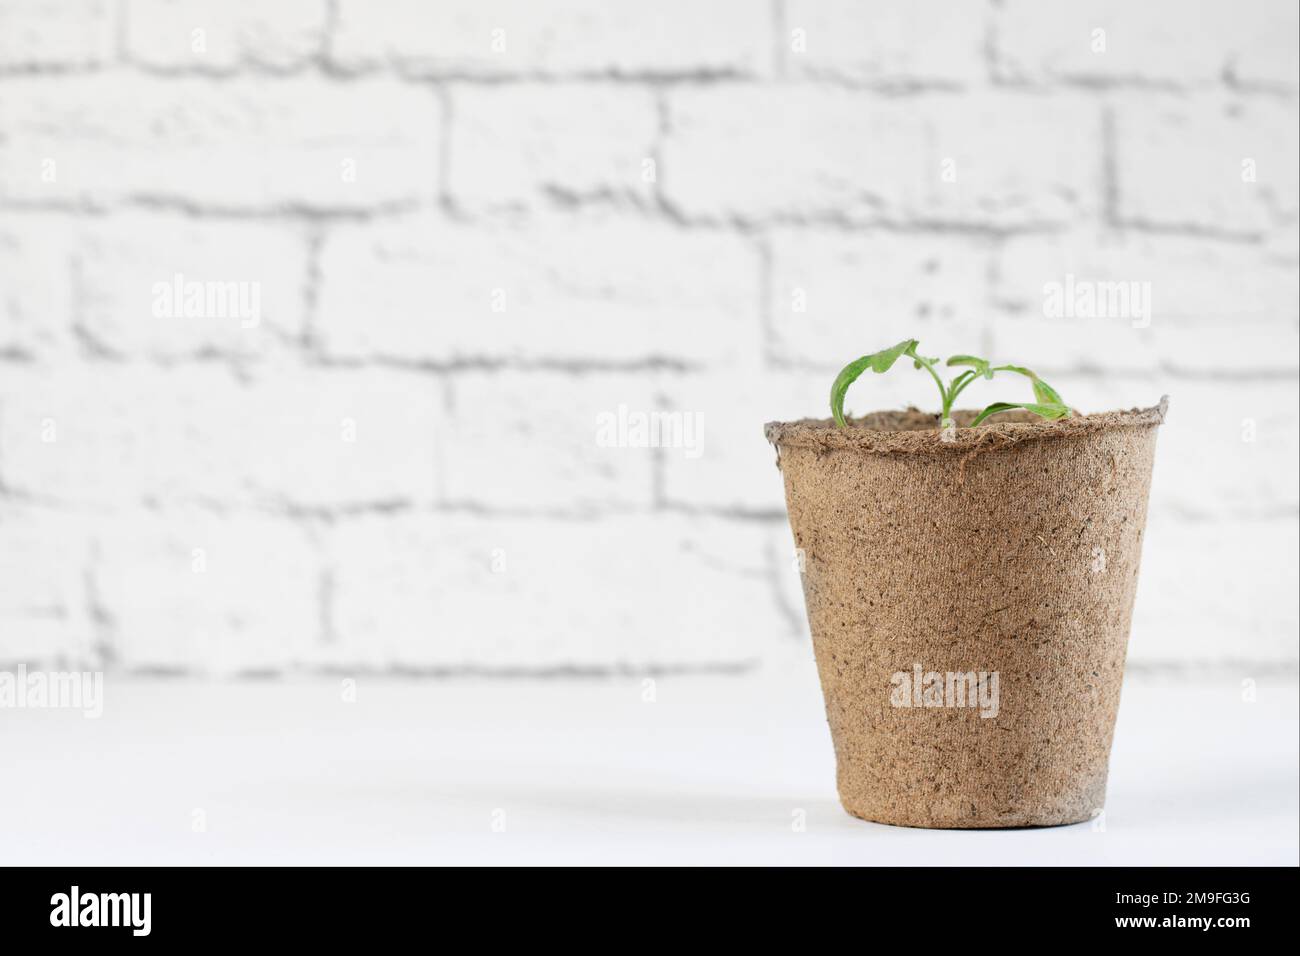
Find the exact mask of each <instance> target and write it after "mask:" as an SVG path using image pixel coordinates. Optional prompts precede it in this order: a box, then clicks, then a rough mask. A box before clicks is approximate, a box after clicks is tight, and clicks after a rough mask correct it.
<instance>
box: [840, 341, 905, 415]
mask: <svg viewBox="0 0 1300 956" xmlns="http://www.w3.org/2000/svg"><path fill="white" fill-rule="evenodd" d="M918 344H919V343H918V342H917V340H916V339H907V340H906V341H903V342H899V343H898V344H897V345H895V346H894V347H892V348H888V349H882V350H881V351H879V352H873V353H871V354H870V355H864V356H862V358H859V359H854V360H853V361H852V362H850V363H849V364H848V365H846V366H844V368H843V370H841V372H840V374H839V375H837V376H835V382H834V384H833V385H831V416H832V417H833V418H834V419H835V424H836V425H838V426H839V427H840V428H844V427H845V426H846V425H847V424H848V422H846V421H845V420H844V396H845V394H846V393H847V392H848V390H849V386H850V385H852V384H853V383H854V382H856V381H857V380H858V376H859V375H861V374H862V373H863V372H865V371H866V370H867V369H871V371H873V372H876V373H880V372H888V371H889V369H890V368H891V367H892V366H893V364H894V363H895V362H897V361H898V359H899V358H900V357H901V356H903V355H910V354H912V350H913V349H915V348H916V346H917V345H918Z"/></svg>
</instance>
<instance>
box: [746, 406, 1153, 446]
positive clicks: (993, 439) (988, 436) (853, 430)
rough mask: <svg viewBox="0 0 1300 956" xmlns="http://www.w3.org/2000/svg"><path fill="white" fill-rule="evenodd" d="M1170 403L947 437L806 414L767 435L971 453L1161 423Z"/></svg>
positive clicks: (994, 425)
mask: <svg viewBox="0 0 1300 956" xmlns="http://www.w3.org/2000/svg"><path fill="white" fill-rule="evenodd" d="M1168 408H1169V396H1168V395H1162V396H1161V397H1160V403H1159V404H1158V405H1153V406H1151V407H1150V408H1131V409H1129V410H1127V411H1113V412H1097V413H1095V414H1092V415H1075V416H1071V417H1070V418H1062V419H1058V420H1057V421H1047V420H1045V419H1040V420H1037V421H1032V422H991V423H989V424H986V425H979V426H977V427H975V428H969V427H966V428H958V429H956V431H955V432H953V433H952V434H950V435H949V436H948V437H947V438H946V439H945V438H944V436H943V434H942V433H941V432H940V431H939V430H938V429H935V430H933V431H930V430H925V431H881V430H879V429H871V428H864V427H862V426H861V425H859V424H856V423H857V422H859V421H861V419H856V420H850V424H849V426H848V427H847V428H837V427H835V424H834V422H833V421H832V420H831V419H829V418H804V419H800V420H798V421H792V422H768V423H767V424H766V425H764V426H763V434H764V435H765V436H766V437H767V440H768V441H769V442H771V443H772V444H773V445H775V446H776V447H777V448H778V449H781V448H815V449H819V450H821V451H839V450H846V451H847V450H855V451H865V452H876V453H880V454H891V453H900V452H902V453H907V452H911V453H923V454H924V453H940V454H942V453H947V452H969V451H971V450H973V449H982V448H986V447H988V446H990V445H1015V444H1019V443H1020V442H1024V441H1037V440H1040V439H1048V438H1077V437H1081V436H1083V435H1089V434H1092V433H1094V432H1098V431H1109V430H1113V429H1119V428H1145V427H1153V426H1156V425H1160V424H1162V423H1163V422H1164V420H1165V413H1166V412H1167V411H1168Z"/></svg>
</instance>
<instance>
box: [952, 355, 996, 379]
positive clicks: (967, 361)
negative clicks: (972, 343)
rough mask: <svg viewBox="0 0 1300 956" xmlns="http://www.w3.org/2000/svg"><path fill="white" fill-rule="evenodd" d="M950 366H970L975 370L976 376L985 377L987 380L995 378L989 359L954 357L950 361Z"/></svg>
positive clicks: (969, 356)
mask: <svg viewBox="0 0 1300 956" xmlns="http://www.w3.org/2000/svg"><path fill="white" fill-rule="evenodd" d="M948 364H949V365H969V366H970V367H971V368H973V369H974V370H975V374H976V375H983V376H984V377H985V378H992V377H993V369H992V368H991V367H990V366H989V360H988V359H982V358H980V357H979V356H977V355H954V356H953V357H952V358H950V359H948Z"/></svg>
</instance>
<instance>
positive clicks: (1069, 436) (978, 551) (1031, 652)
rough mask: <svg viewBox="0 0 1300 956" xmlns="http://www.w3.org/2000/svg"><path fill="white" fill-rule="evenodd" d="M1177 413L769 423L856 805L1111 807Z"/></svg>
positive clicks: (889, 814) (893, 819)
mask: <svg viewBox="0 0 1300 956" xmlns="http://www.w3.org/2000/svg"><path fill="white" fill-rule="evenodd" d="M1166 407H1167V401H1165V400H1162V401H1161V403H1160V405H1159V406H1158V407H1156V408H1150V409H1145V410H1134V411H1128V412H1108V413H1105V414H1099V415H1084V416H1076V417H1073V418H1069V419H1065V420H1062V421H1058V422H1046V421H1041V420H1036V419H1035V420H1026V419H1028V418H1029V417H1030V416H1028V414H1027V413H1021V414H1022V415H1023V417H1022V418H1020V419H1016V418H1015V416H1014V415H1007V416H1004V419H1006V418H1010V419H1011V420H1010V421H1005V420H1004V421H1003V422H1002V423H999V424H993V425H983V426H980V427H978V428H959V429H958V430H957V431H956V433H955V434H951V433H950V434H949V435H948V436H946V438H945V436H943V435H941V434H940V433H939V432H938V430H937V429H936V426H935V417H934V416H932V415H924V414H922V413H920V412H915V411H912V412H886V413H878V414H875V415H868V416H867V417H865V418H863V419H858V420H855V421H854V422H852V423H851V424H850V426H849V427H848V428H844V429H837V428H835V427H834V426H833V425H832V424H831V423H830V422H829V421H801V422H788V423H780V422H773V423H771V424H769V425H768V426H767V428H766V434H767V437H768V440H769V441H771V442H772V443H773V444H774V445H776V447H777V464H778V466H779V467H780V469H781V472H782V474H783V475H784V477H785V493H786V504H787V507H788V509H789V513H790V527H791V529H792V530H793V531H794V539H795V544H796V547H797V548H799V549H800V551H801V553H802V554H801V557H802V567H803V569H804V570H803V589H804V599H805V601H806V603H807V608H808V622H809V625H810V627H811V629H812V636H813V648H814V652H815V654H816V657H817V669H818V673H819V674H820V677H821V685H822V693H823V695H824V696H825V700H826V718H827V721H828V723H829V724H830V729H831V739H832V741H833V742H834V745H835V759H836V765H837V780H838V784H839V794H840V801H841V802H842V803H843V804H844V808H845V809H846V810H847V811H848V812H849V813H851V814H853V815H854V816H858V817H862V818H864V819H866V820H874V821H877V822H880V823H892V824H898V825H902V826H917V827H1019V826H1051V825H1055V824H1063V823H1076V822H1078V821H1081V820H1087V819H1089V818H1090V817H1093V816H1096V815H1097V814H1098V813H1100V811H1101V808H1102V806H1103V803H1104V800H1105V794H1106V769H1107V761H1108V759H1109V756H1110V744H1111V737H1112V734H1113V731H1114V728H1115V713H1116V710H1117V709H1118V707H1119V695H1120V684H1121V683H1122V681H1123V676H1124V656H1125V652H1126V649H1127V645H1128V633H1129V621H1130V619H1131V616H1132V611H1133V594H1134V591H1135V590H1136V587H1137V576H1138V561H1139V557H1140V555H1141V549H1142V535H1143V529H1144V527H1145V524H1146V511H1147V494H1148V491H1149V488H1150V484H1151V466H1152V459H1153V456H1154V453H1155V444H1156V427H1157V426H1158V425H1159V424H1160V423H1161V422H1163V421H1164V415H1165V408H1166ZM954 417H955V418H956V419H957V421H958V423H959V424H961V425H965V423H967V422H969V421H970V420H971V418H972V417H973V413H971V412H958V413H956V415H955V416H954Z"/></svg>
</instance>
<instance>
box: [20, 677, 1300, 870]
mask: <svg viewBox="0 0 1300 956" xmlns="http://www.w3.org/2000/svg"><path fill="white" fill-rule="evenodd" d="M644 691H645V688H644V685H643V683H642V681H641V679H639V678H625V679H609V680H596V679H576V680H575V679H549V680H526V679H505V680H501V679H498V680H484V679H470V678H461V679H452V680H427V679H426V680H418V679H414V678H411V679H403V678H392V677H385V678H381V677H369V678H368V677H360V678H358V680H357V693H356V701H355V702H354V703H345V702H343V700H342V699H341V698H342V694H341V689H340V680H339V679H337V678H330V677H321V678H318V679H311V680H307V679H300V680H293V681H289V682H276V681H263V682H257V681H252V682H249V681H244V682H219V681H218V682H205V681H195V680H188V679H186V680H182V679H165V678H164V679H158V678H155V679H151V680H148V679H143V678H131V679H128V678H118V679H113V678H109V679H108V681H107V682H106V685H105V708H104V714H103V716H102V717H101V718H100V719H99V720H87V719H85V718H83V717H82V716H81V715H80V714H79V713H76V712H67V711H38V710H12V709H10V710H3V711H0V811H2V812H0V863H4V864H128V865H136V864H241V863H248V864H258V863H280V864H293V863H303V864H363V863H373V864H390V863H405V864H448V863H458V864H498V863H516V864H541V863H555V864H578V863H606V864H672V863H683V864H698V863H708V864H796V865H797V864H909V865H915V864H1030V865H1033V864H1120V865H1125V864H1208V865H1218V864H1260V863H1264V864H1289V865H1296V864H1297V862H1300V849H1298V847H1300V843H1298V839H1297V825H1298V824H1297V820H1298V818H1300V813H1298V805H1297V774H1298V760H1297V753H1298V751H1300V746H1298V743H1297V703H1298V699H1297V689H1296V686H1295V685H1294V684H1293V683H1289V682H1286V681H1284V680H1283V681H1279V682H1278V683H1275V684H1269V683H1267V682H1261V684H1260V686H1259V688H1258V691H1257V700H1256V701H1255V702H1254V703H1246V702H1243V700H1242V693H1241V688H1240V684H1239V679H1235V678H1234V679H1229V678H1227V677H1225V678H1223V679H1222V680H1218V681H1216V680H1211V679H1201V680H1200V681H1198V682H1197V683H1194V684H1182V683H1173V682H1170V681H1168V680H1161V679H1153V678H1145V679H1137V678H1132V677H1130V679H1129V681H1128V683H1127V684H1126V686H1125V690H1124V697H1123V703H1122V706H1121V710H1120V718H1119V727H1118V731H1117V736H1116V744H1115V750H1114V753H1113V756H1112V761H1111V777H1110V793H1109V797H1108V800H1107V808H1106V814H1105V816H1104V826H1098V825H1097V824H1095V823H1085V824H1079V825H1076V826H1070V827H1058V828H1051V829H1036V830H1012V831H936V830H914V829H903V828H895V827H889V826H881V825H876V824H870V823H865V822H862V821H859V820H856V819H853V818H851V817H849V816H848V815H847V814H845V813H844V812H843V811H842V810H841V809H840V806H839V804H838V802H837V800H836V796H835V788H834V770H833V758H832V753H831V747H830V741H829V737H828V733H827V730H826V725H825V719H824V715H823V712H822V707H821V699H820V693H819V690H818V687H817V683H816V676H815V673H814V672H813V669H812V667H811V664H810V663H809V662H804V661H801V660H799V659H798V658H795V657H793V656H792V657H791V662H790V663H789V664H788V666H783V667H776V668H773V667H768V668H766V669H765V670H764V671H763V672H761V673H755V674H751V675H747V676H739V677H737V676H680V677H671V676H669V677H660V678H658V679H657V680H656V682H655V687H654V696H655V700H654V701H653V702H647V701H645V700H643V696H644ZM798 811H802V812H803V814H802V816H803V819H804V820H805V821H806V826H805V827H804V828H803V829H802V830H800V829H798V828H796V826H795V825H794V824H795V821H796V819H797V818H798ZM199 823H202V826H198V824H199Z"/></svg>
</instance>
